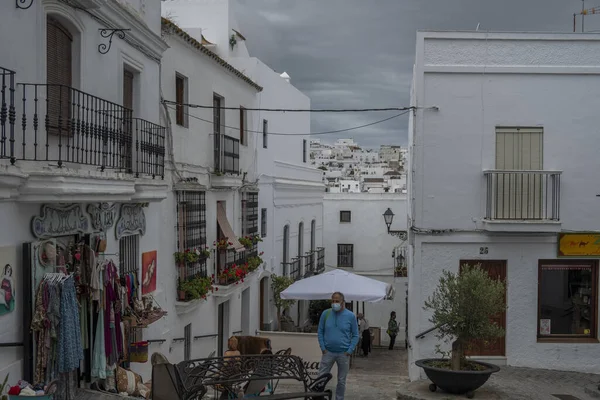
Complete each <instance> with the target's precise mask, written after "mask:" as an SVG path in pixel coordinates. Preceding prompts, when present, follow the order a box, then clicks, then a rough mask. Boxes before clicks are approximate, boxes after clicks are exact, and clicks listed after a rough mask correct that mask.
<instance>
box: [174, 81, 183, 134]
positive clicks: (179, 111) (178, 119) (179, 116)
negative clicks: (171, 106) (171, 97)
mask: <svg viewBox="0 0 600 400" xmlns="http://www.w3.org/2000/svg"><path fill="white" fill-rule="evenodd" d="M183 93H184V81H183V78H182V77H180V76H177V77H175V101H176V102H177V106H176V107H177V108H176V114H175V123H176V124H177V125H181V126H184V113H183V102H184V100H183V97H184V96H183Z"/></svg>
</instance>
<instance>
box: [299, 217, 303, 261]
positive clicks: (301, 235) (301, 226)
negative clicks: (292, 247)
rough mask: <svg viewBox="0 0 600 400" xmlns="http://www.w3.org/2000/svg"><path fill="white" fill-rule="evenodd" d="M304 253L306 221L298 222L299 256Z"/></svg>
mask: <svg viewBox="0 0 600 400" xmlns="http://www.w3.org/2000/svg"><path fill="white" fill-rule="evenodd" d="M303 254H304V222H300V223H299V224H298V257H302V255H303Z"/></svg>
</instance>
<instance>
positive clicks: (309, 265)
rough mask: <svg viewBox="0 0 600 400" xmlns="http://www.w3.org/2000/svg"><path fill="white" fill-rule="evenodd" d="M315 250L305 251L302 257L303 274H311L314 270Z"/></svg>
mask: <svg viewBox="0 0 600 400" xmlns="http://www.w3.org/2000/svg"><path fill="white" fill-rule="evenodd" d="M315 255H316V254H315V252H314V251H309V252H307V253H306V255H305V256H304V257H303V258H304V275H305V276H306V275H313V274H314V273H315V272H316V269H315Z"/></svg>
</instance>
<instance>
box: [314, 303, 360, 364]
mask: <svg viewBox="0 0 600 400" xmlns="http://www.w3.org/2000/svg"><path fill="white" fill-rule="evenodd" d="M318 337H319V346H321V350H327V351H329V352H331V353H352V352H353V351H354V348H355V347H356V345H357V344H358V323H357V322H356V316H355V315H354V313H353V312H352V311H349V310H347V309H345V308H344V309H343V310H342V311H339V312H335V311H333V310H332V309H329V310H325V311H323V313H322V314H321V318H320V319H319V330H318Z"/></svg>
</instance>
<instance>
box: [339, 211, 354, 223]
mask: <svg viewBox="0 0 600 400" xmlns="http://www.w3.org/2000/svg"><path fill="white" fill-rule="evenodd" d="M351 221H352V212H351V211H340V222H351Z"/></svg>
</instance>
